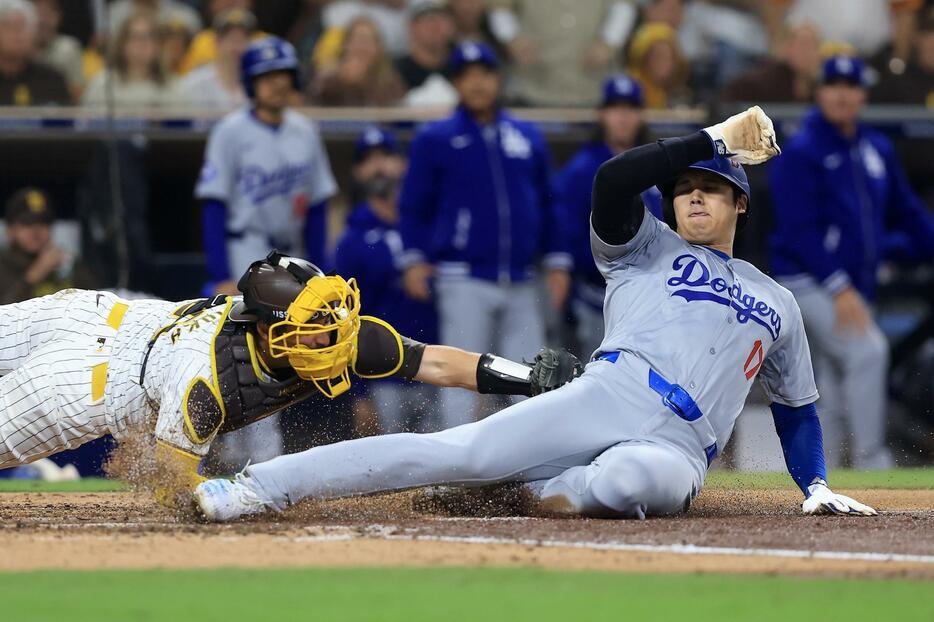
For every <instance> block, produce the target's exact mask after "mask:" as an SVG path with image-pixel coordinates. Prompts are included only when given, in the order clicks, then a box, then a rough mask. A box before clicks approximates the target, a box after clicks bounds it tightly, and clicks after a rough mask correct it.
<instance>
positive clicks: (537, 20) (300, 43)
mask: <svg viewBox="0 0 934 622" xmlns="http://www.w3.org/2000/svg"><path fill="white" fill-rule="evenodd" d="M932 11H934V3H932V1H931V0H535V1H534V2H533V1H532V0H304V1H302V0H276V1H274V2H262V3H260V2H255V3H254V2H251V0H113V1H111V2H106V1H105V0H86V1H79V0H72V1H69V2H62V1H61V0H0V105H2V106H30V105H70V104H74V105H87V106H103V105H105V104H108V105H113V106H121V107H139V108H153V107H176V108H183V107H192V108H198V109H207V110H213V111H226V110H231V109H233V108H236V107H237V106H238V105H240V104H242V103H243V101H244V94H243V91H242V87H241V86H240V81H239V76H238V71H239V68H238V60H239V57H240V55H241V54H242V52H243V51H244V49H245V48H246V46H247V45H248V44H249V42H250V41H251V40H255V39H258V38H262V37H264V36H267V35H268V34H273V35H277V36H280V37H282V38H284V39H286V40H288V41H290V42H291V43H292V44H293V45H294V46H295V47H296V48H297V50H298V55H299V59H300V64H301V78H302V84H303V88H302V90H301V92H300V93H299V94H296V101H295V102H294V103H295V104H301V103H304V104H307V105H316V106H448V105H452V104H453V103H455V102H456V99H457V97H456V93H455V92H454V89H453V87H452V85H451V82H450V68H449V61H450V55H451V51H452V50H453V48H454V46H455V45H456V44H457V43H458V42H462V41H466V40H472V41H481V42H484V43H486V44H488V45H490V46H491V48H492V49H493V50H494V51H495V53H496V54H497V56H498V57H499V58H501V59H502V60H503V63H504V88H503V93H502V97H503V99H504V101H505V102H507V103H509V104H513V105H522V106H552V107H568V106H575V107H580V106H592V105H594V104H596V103H597V97H596V96H595V95H594V93H597V92H598V91H599V85H600V83H601V81H602V80H603V79H604V78H605V77H607V76H608V75H612V74H614V73H616V72H619V71H625V72H626V73H628V74H629V75H631V76H633V77H634V78H635V79H637V80H638V81H639V82H640V83H641V85H642V87H643V89H644V91H645V98H646V106H647V107H648V108H653V109H658V108H660V109H665V108H674V107H682V106H696V105H709V104H713V103H716V102H719V101H771V102H808V101H810V100H811V98H812V95H813V90H814V86H815V84H816V83H817V78H818V73H819V67H820V63H821V60H822V59H825V58H827V57H829V56H831V55H833V54H835V53H847V54H855V55H858V56H860V57H862V58H863V59H865V60H866V61H867V62H868V63H869V65H870V67H871V81H872V88H871V89H870V100H871V101H876V102H881V103H901V104H914V105H926V106H928V107H931V106H934V13H932Z"/></svg>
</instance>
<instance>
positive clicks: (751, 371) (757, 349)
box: [743, 339, 763, 380]
mask: <svg viewBox="0 0 934 622" xmlns="http://www.w3.org/2000/svg"><path fill="white" fill-rule="evenodd" d="M762 359H763V353H762V340H760V339H756V342H755V343H754V344H753V345H752V350H751V351H750V352H749V356H747V357H746V362H745V363H744V364H743V373H745V374H746V380H752V377H753V376H755V375H756V372H757V371H759V368H760V367H762Z"/></svg>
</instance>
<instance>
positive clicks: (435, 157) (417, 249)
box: [399, 130, 441, 265]
mask: <svg viewBox="0 0 934 622" xmlns="http://www.w3.org/2000/svg"><path fill="white" fill-rule="evenodd" d="M440 157H441V155H440V154H439V150H438V149H436V148H435V145H434V144H433V141H432V136H431V135H430V134H429V133H428V132H427V131H424V130H423V131H422V132H420V133H419V134H418V135H417V136H416V137H415V140H413V141H412V146H411V148H410V149H409V169H408V172H407V173H406V176H405V179H404V180H403V183H402V191H401V193H400V195H399V233H400V235H401V236H402V243H403V245H404V247H405V255H404V256H403V259H402V261H403V264H406V265H407V264H411V263H415V262H418V261H425V260H430V257H429V255H430V249H429V246H430V240H431V234H432V232H433V231H434V219H435V214H436V212H437V209H438V197H439V195H440V191H441V188H440V186H441V168H440V165H439V158H440Z"/></svg>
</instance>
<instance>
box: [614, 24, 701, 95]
mask: <svg viewBox="0 0 934 622" xmlns="http://www.w3.org/2000/svg"><path fill="white" fill-rule="evenodd" d="M629 73H630V75H631V76H632V77H633V78H635V79H637V80H638V81H639V82H640V83H641V84H642V88H643V89H644V91H645V104H646V107H648V108H672V107H675V106H678V105H684V104H688V103H690V101H691V93H690V90H689V89H688V87H687V73H688V66H687V63H686V62H685V60H684V57H683V56H682V55H681V48H680V47H679V45H678V35H677V33H676V32H675V30H674V29H673V28H672V27H671V26H669V25H668V24H665V23H663V22H651V23H648V24H645V25H643V26H642V27H640V28H639V29H638V30H637V31H636V33H635V35H633V37H632V45H631V46H630V48H629Z"/></svg>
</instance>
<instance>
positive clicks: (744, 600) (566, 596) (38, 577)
mask: <svg viewBox="0 0 934 622" xmlns="http://www.w3.org/2000/svg"><path fill="white" fill-rule="evenodd" d="M931 589H932V585H931V583H923V582H914V581H882V580H879V581H875V580H841V579H814V578H800V579H799V578H791V577H756V576H749V577H740V576H716V575H632V574H614V573H598V572H556V571H547V570H539V569H528V568H519V569H489V568H487V569H466V568H446V569H438V568H432V569H392V570H390V569H340V570H336V569H301V570H265V571H263V570H213V571H181V572H179V571H175V572H168V571H158V570H156V571H118V572H112V571H110V572H67V571H55V572H35V573H20V574H0V603H2V609H3V620H4V621H7V622H20V621H22V622H26V621H28V622H40V621H43V620H50V621H53V620H54V621H55V622H60V621H61V620H63V619H67V620H68V621H69V622H82V621H84V620H88V621H94V622H105V621H109V620H120V621H121V622H122V621H129V620H172V621H176V620H195V621H197V622H211V621H213V620H218V621H223V622H233V621H236V620H250V621H258V620H275V621H276V622H284V621H288V620H314V621H322V620H341V621H342V622H343V621H354V620H368V621H369V620H401V621H404V622H418V621H420V620H431V621H443V622H454V621H458V620H480V621H489V620H508V621H509V622H522V621H525V620H529V621H535V622H543V621H547V620H561V621H562V622H567V621H569V620H581V621H589V620H604V619H606V620H691V621H692V622H693V621H701V620H711V621H714V620H715V621H717V622H727V621H730V620H756V621H759V622H768V621H772V620H774V621H777V622H778V621H780V622H787V621H788V620H809V619H812V620H813V619H834V620H846V621H847V622H850V621H852V620H898V621H899V622H911V621H913V620H932V619H934V599H932V598H930V595H931Z"/></svg>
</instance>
